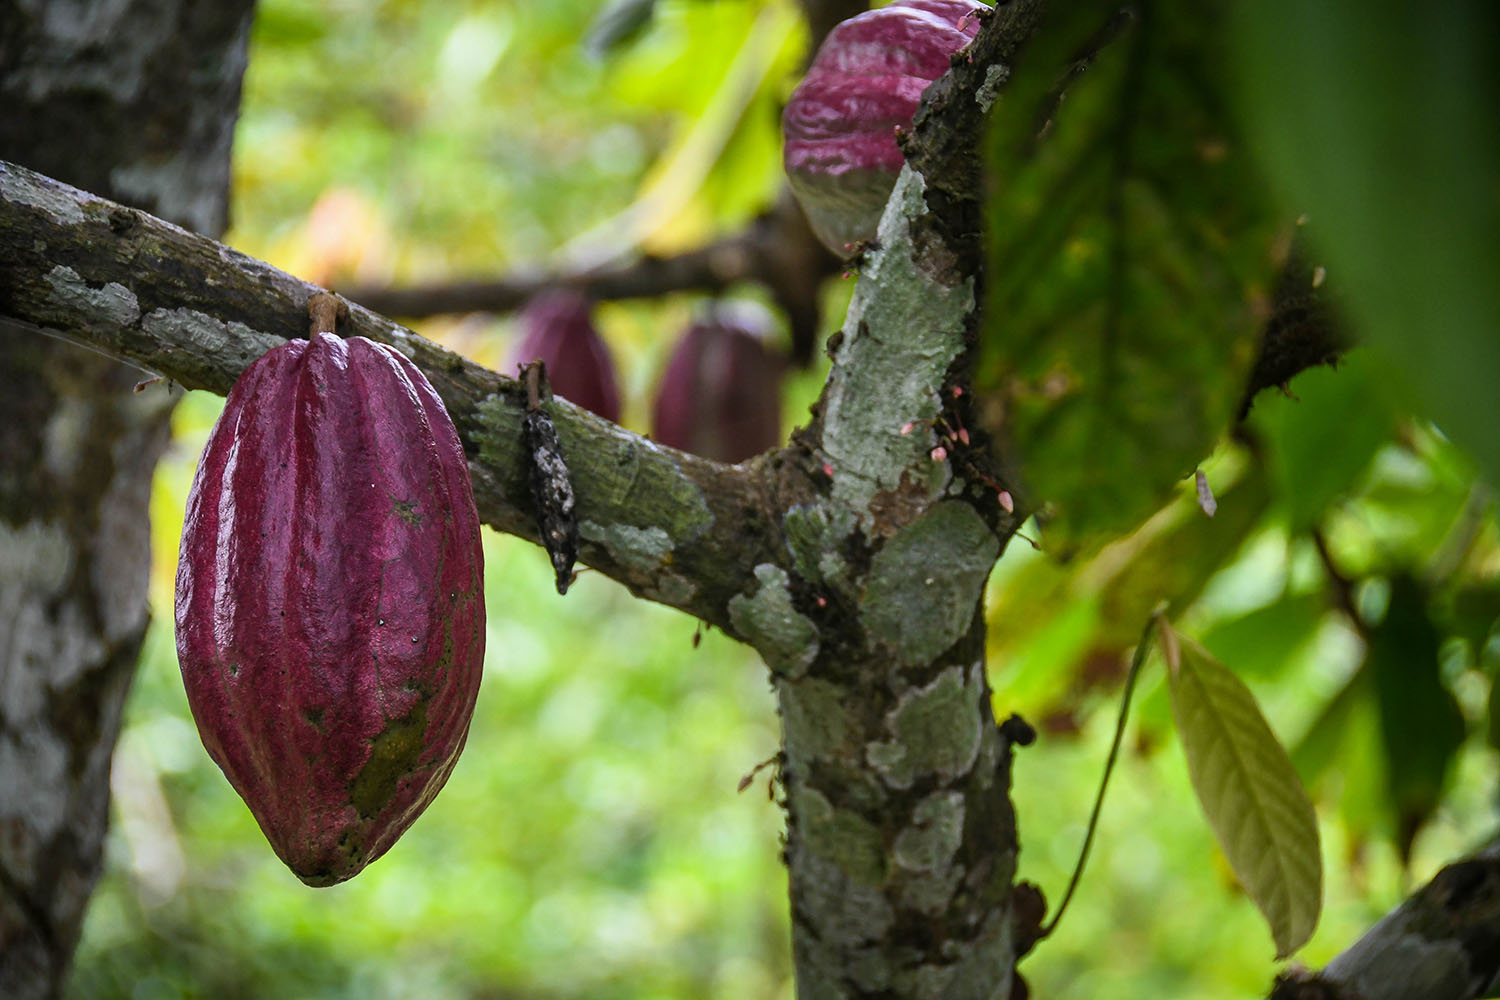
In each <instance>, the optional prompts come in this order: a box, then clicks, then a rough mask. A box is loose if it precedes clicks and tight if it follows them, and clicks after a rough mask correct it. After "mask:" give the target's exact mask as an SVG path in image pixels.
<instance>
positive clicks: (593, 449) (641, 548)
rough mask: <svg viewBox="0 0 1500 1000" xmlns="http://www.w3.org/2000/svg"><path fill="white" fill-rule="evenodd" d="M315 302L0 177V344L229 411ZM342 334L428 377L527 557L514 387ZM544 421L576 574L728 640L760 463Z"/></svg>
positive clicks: (573, 412)
mask: <svg viewBox="0 0 1500 1000" xmlns="http://www.w3.org/2000/svg"><path fill="white" fill-rule="evenodd" d="M316 291H319V289H318V288H317V287H316V286H314V285H312V284H309V283H308V282H305V281H302V280H300V279H298V278H295V277H293V276H292V275H289V274H286V273H285V272H283V271H279V270H277V269H276V268H274V267H272V266H270V265H269V264H266V263H263V262H261V261H258V260H255V259H254V258H252V257H249V256H247V255H245V254H242V253H240V252H238V251H236V250H234V249H231V248H230V247H227V246H224V245H222V244H220V243H216V242H214V241H213V240H210V239H208V238H207V237H204V236H198V235H195V234H193V233H189V232H186V231H185V230H182V229H179V228H178V227H176V226H174V225H172V224H170V223H167V222H163V221H162V220H160V219H157V218H154V217H153V216H150V215H148V214H146V213H144V212H140V211H137V210H135V209H131V208H127V207H125V206H123V205H119V204H116V203H114V202H111V201H107V200H105V199H102V198H98V197H96V196H94V195H91V194H87V193H85V192H82V191H79V190H77V189H75V188H72V187H69V186H68V185H65V184H62V183H61V182H58V181H55V180H52V179H50V178H48V177H45V176H43V175H41V174H37V173H35V172H33V171H30V170H27V169H26V168H24V167H20V166H16V165H14V164H10V163H5V162H3V161H0V329H3V330H4V331H5V332H4V334H3V335H6V336H24V335H27V333H28V332H30V333H33V334H34V333H43V334H50V335H52V336H58V337H61V338H63V339H66V340H70V341H73V342H75V343H79V344H82V345H84V346H87V347H90V348H93V349H95V350H98V351H101V352H103V353H105V354H107V355H109V356H111V357H114V358H118V359H119V360H121V361H125V362H127V363H129V364H132V365H135V366H137V367H140V368H142V369H144V370H146V371H149V372H152V373H157V374H160V375H162V376H165V377H166V378H168V379H170V380H172V381H173V382H176V383H178V384H180V385H182V386H184V387H186V388H188V389H207V390H209V391H211V392H215V393H219V394H220V395H223V394H225V393H227V392H228V390H229V388H230V386H232V385H233V384H234V381H235V379H236V378H238V377H239V374H240V373H241V372H242V371H243V370H244V369H245V367H246V366H247V365H249V364H250V363H251V362H252V361H254V360H255V359H256V358H258V357H260V355H261V354H263V353H264V352H265V351H267V350H269V349H270V348H272V347H275V346H277V345H278V344H280V343H282V342H284V341H286V340H288V339H291V338H294V337H303V336H306V331H307V312H306V302H307V299H308V297H309V296H310V295H311V294H312V293H314V292H316ZM340 332H341V333H343V334H345V335H348V336H356V335H357V336H363V337H368V338H370V339H371V340H375V341H379V342H381V343H384V344H389V345H391V346H392V347H395V348H396V349H398V350H400V351H401V352H402V353H403V354H405V355H407V356H408V357H410V358H411V359H412V360H413V362H415V363H416V365H417V366H418V367H419V368H421V369H422V371H423V372H424V373H425V374H426V375H427V378H428V379H429V381H431V382H432V384H433V387H434V388H435V389H436V390H437V392H438V394H439V395H440V396H441V397H442V398H443V402H444V403H445V404H446V406H447V408H448V412H449V413H450V415H451V416H452V417H453V421H454V424H455V425H456V426H457V428H458V432H459V437H460V438H461V439H462V440H463V443H464V449H465V451H466V452H467V453H468V456H469V468H470V472H471V474H472V476H473V480H474V491H475V500H476V502H477V503H478V507H479V513H480V517H481V518H482V519H483V520H484V522H485V523H486V524H489V525H490V526H492V527H494V528H496V529H498V530H500V531H504V532H507V533H509V534H513V535H519V536H521V537H523V538H527V539H529V540H531V541H536V540H537V528H536V524H535V520H534V508H533V506H532V502H531V497H530V493H529V487H528V484H527V472H526V469H527V465H526V461H525V456H524V454H523V451H522V432H521V420H522V416H523V414H524V408H525V407H524V393H523V391H522V389H521V387H520V386H519V384H518V383H516V382H515V381H514V380H513V379H509V378H505V377H503V376H501V375H498V374H496V373H494V372H492V371H489V370H487V369H485V368H482V367H480V366H479V365H476V364H474V363H473V362H471V361H468V360H466V359H464V358H462V357H460V356H459V355H457V354H454V353H453V352H451V351H448V350H446V349H445V348H443V347H441V346H439V345H437V344H434V343H432V342H431V341H428V340H424V339H423V338H421V337H419V336H417V335H416V334H414V333H412V332H411V331H410V330H407V329H405V328H403V327H401V326H399V325H397V324H395V323H393V322H391V321H390V320H388V319H386V318H384V317H382V316H380V315H378V314H376V313H373V312H371V311H369V310H368V309H365V308H362V307H360V306H357V305H352V306H351V308H350V316H349V320H348V323H347V326H343V327H341V330H340ZM547 406H548V407H549V408H550V412H551V415H552V417H553V420H554V422H555V423H556V425H557V429H558V434H559V436H560V438H561V440H562V443H563V448H564V450H565V452H566V454H567V456H568V459H569V463H570V466H571V469H572V473H573V479H574V486H575V492H576V493H577V496H578V517H579V524H580V529H581V535H582V545H581V548H580V555H581V557H582V560H583V562H585V563H587V564H588V565H590V566H592V567H594V568H595V569H598V570H599V571H601V572H603V573H605V574H606V575H608V576H610V577H612V578H614V579H616V580H618V581H620V582H621V583H623V584H624V585H625V586H626V587H628V588H629V589H630V590H631V591H632V592H634V593H636V594H638V595H640V596H643V597H647V598H649V599H652V600H655V601H659V602H661V603H663V604H667V605H670V606H672V607H676V608H680V609H681V610H683V611H686V612H688V613H690V614H693V615H695V616H697V617H699V618H701V619H703V620H704V621H707V622H709V623H710V624H713V625H716V626H718V627H720V628H722V629H724V630H725V631H726V632H729V633H730V634H736V633H735V630H734V628H733V624H732V622H731V621H730V618H729V614H728V611H727V604H728V601H729V599H730V597H732V596H733V595H735V594H737V593H739V592H740V591H741V590H743V589H744V588H745V586H746V581H747V579H750V578H749V577H748V574H749V573H750V572H751V571H752V568H753V567H754V566H755V565H756V564H758V563H762V562H776V561H777V559H776V558H775V555H774V553H773V551H772V550H773V548H774V543H773V541H772V540H771V539H772V532H770V531H768V530H767V523H766V521H765V519H764V517H763V515H762V514H761V511H762V510H763V508H764V504H763V498H762V496H761V490H762V486H761V483H762V481H763V479H764V478H765V477H763V476H762V475H761V474H760V473H761V471H762V470H763V469H764V468H767V467H768V466H769V464H770V463H769V462H768V461H767V460H759V461H752V462H750V463H747V464H745V465H741V466H726V465H722V464H719V463H717V462H711V461H708V460H706V459H701V458H697V457H695V456H692V455H687V454H684V453H681V452H677V451H674V450H672V449H670V448H665V447H663V446H661V445H658V444H656V443H654V442H652V441H650V440H648V439H646V438H644V437H641V436H639V435H636V434H632V433H631V432H629V431H626V430H624V429H623V428H620V427H617V426H616V425H614V424H611V423H609V422H608V421H605V420H602V419H600V418H598V417H596V416H594V415H593V414H591V413H589V412H587V411H585V410H582V409H580V408H578V407H575V406H573V405H572V404H570V403H568V402H567V401H565V400H557V399H554V400H552V401H550V402H549V403H548V404H547ZM725 552H734V553H736V556H737V558H735V559H725V558H724V557H723V553H725Z"/></svg>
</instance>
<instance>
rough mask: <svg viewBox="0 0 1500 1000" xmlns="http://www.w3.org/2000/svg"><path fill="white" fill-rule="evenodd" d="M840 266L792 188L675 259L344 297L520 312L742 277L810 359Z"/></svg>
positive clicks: (404, 306)
mask: <svg viewBox="0 0 1500 1000" xmlns="http://www.w3.org/2000/svg"><path fill="white" fill-rule="evenodd" d="M838 268H839V263H838V261H836V260H835V259H834V257H833V255H832V254H830V253H829V252H828V251H827V250H825V249H824V248H823V245H822V244H821V243H819V242H818V240H817V237H815V236H814V235H813V233H812V230H811V229H810V228H809V227H808V225H807V221H806V220H805V219H804V218H803V217H802V211H801V209H799V208H798V207H797V204H796V202H795V201H794V200H793V199H792V197H791V195H790V193H789V192H787V191H783V192H782V196H781V198H780V199H779V200H778V201H777V202H776V204H775V205H773V206H772V207H771V208H769V209H767V210H766V211H765V212H763V213H762V214H761V215H759V216H757V217H756V219H755V220H754V221H753V222H751V223H750V225H749V226H747V227H746V228H745V229H744V230H742V231H740V232H738V233H735V234H733V235H731V236H726V237H724V238H723V239H720V240H717V241H715V242H713V243H709V244H707V245H706V246H702V247H696V248H694V249H692V250H689V251H686V252H685V253H681V254H677V255H675V256H671V257H657V256H654V255H651V254H646V255H644V256H640V257H635V258H633V259H630V260H626V261H621V262H618V263H614V264H610V265H608V266H605V267H595V268H590V269H588V270H584V271H577V272H557V271H543V270H532V271H521V272H515V273H511V274H506V275H501V276H499V277H495V278H485V279H475V280H468V281H441V282H433V283H431V284H425V285H410V286H406V287H401V286H373V285H372V286H362V287H354V288H346V289H344V290H343V291H344V294H345V295H346V296H347V297H348V298H350V299H352V300H353V301H355V302H358V303H360V304H361V305H364V306H366V307H368V308H370V309H373V310H375V311H376V312H380V313H385V314H386V315H389V316H402V317H420V316H435V315H439V314H442V313H466V312H495V313H504V312H511V311H513V310H516V309H519V308H520V307H522V306H523V305H525V304H526V302H527V301H528V300H529V299H531V298H533V297H534V296H536V295H538V294H540V293H542V292H544V291H547V290H549V289H553V288H567V289H571V290H573V291H576V292H578V293H580V294H582V295H584V296H585V297H587V298H590V299H595V300H601V301H602V300H613V299H636V298H655V297H656V296H660V295H666V294H669V293H672V292H686V291H701V292H710V293H718V292H722V291H724V290H726V289H728V288H729V287H730V286H732V285H735V284H738V283H741V282H754V283H757V284H760V285H762V286H764V287H765V288H766V289H767V290H768V291H769V292H770V293H771V297H772V298H773V299H774V300H775V302H776V305H777V306H778V307H779V308H780V309H781V310H782V311H783V312H785V313H786V316H787V322H788V324H789V326H790V328H791V334H792V355H793V359H794V360H795V361H796V362H797V363H798V364H799V365H806V364H807V363H808V362H809V361H810V360H811V358H812V354H813V348H814V346H815V345H816V341H817V334H818V319H819V310H818V305H819V295H818V291H819V287H820V286H821V284H822V281H823V279H824V278H827V277H829V276H830V275H832V274H834V273H836V272H837V271H838Z"/></svg>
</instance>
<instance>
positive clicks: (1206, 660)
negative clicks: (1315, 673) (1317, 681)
mask: <svg viewBox="0 0 1500 1000" xmlns="http://www.w3.org/2000/svg"><path fill="white" fill-rule="evenodd" d="M1162 648H1163V651H1164V653H1165V656H1166V660H1167V682H1168V690H1169V691H1170V692H1171V697H1172V716H1173V718H1174V719H1175V720H1176V721H1177V731H1178V733H1179V734H1180V735H1181V736H1182V746H1183V750H1184V752H1185V753H1186V754H1187V761H1188V773H1189V775H1190V776H1191V777H1192V780H1193V790H1194V791H1195V792H1196V793H1197V795H1198V801H1199V803H1200V804H1201V805H1202V806H1203V812H1204V814H1205V815H1206V816H1207V817H1208V822H1209V825H1210V826H1211V827H1213V831H1214V835H1215V837H1217V838H1218V841H1219V846H1220V848H1221V849H1223V851H1224V856H1225V857H1226V858H1227V859H1228V860H1229V866H1230V867H1231V868H1232V869H1234V873H1235V876H1236V877H1238V878H1239V880H1240V884H1241V885H1242V886H1244V888H1245V892H1246V893H1247V894H1249V896H1250V898H1251V899H1252V900H1254V902H1255V905H1256V906H1257V907H1259V908H1260V912H1261V913H1262V915H1264V916H1265V918H1266V922H1267V923H1268V924H1270V927H1271V936H1272V937H1273V938H1274V939H1275V941H1276V957H1277V958H1285V957H1286V956H1287V955H1290V954H1291V953H1292V952H1294V951H1296V950H1297V949H1298V948H1300V947H1301V946H1302V945H1303V944H1304V943H1306V941H1307V939H1308V938H1310V937H1312V932H1313V929H1314V928H1315V927H1317V924H1318V912H1319V911H1320V910H1321V909H1322V906H1323V862H1322V856H1321V854H1320V853H1319V848H1318V821H1317V817H1316V816H1315V815H1314V813H1313V807H1312V801H1311V800H1310V799H1308V797H1307V793H1306V792H1305V791H1304V790H1303V788H1302V783H1301V782H1300V781H1298V780H1297V772H1296V771H1295V770H1294V769H1293V768H1292V761H1291V758H1290V757H1288V756H1287V753H1286V751H1285V750H1284V749H1282V746H1281V744H1280V743H1279V742H1277V740H1276V735H1275V734H1274V733H1273V732H1271V727H1270V726H1269V725H1267V723H1266V720H1265V717H1264V716H1262V715H1261V714H1260V709H1259V707H1257V706H1256V704H1255V697H1254V696H1253V695H1251V693H1250V689H1249V688H1247V687H1245V684H1244V682H1243V681H1241V680H1240V679H1239V678H1238V677H1236V676H1235V675H1234V674H1233V673H1232V672H1230V670H1229V669H1228V668H1227V667H1225V666H1224V665H1223V664H1222V663H1220V662H1219V661H1217V660H1215V659H1214V658H1213V657H1212V656H1211V655H1209V653H1208V651H1207V650H1205V649H1204V648H1203V647H1202V646H1199V645H1198V644H1197V643H1195V642H1193V641H1192V640H1191V639H1187V638H1185V637H1183V636H1180V635H1178V634H1177V633H1176V632H1174V631H1173V630H1172V629H1171V627H1170V626H1168V625H1167V624H1166V623H1165V622H1163V623H1162Z"/></svg>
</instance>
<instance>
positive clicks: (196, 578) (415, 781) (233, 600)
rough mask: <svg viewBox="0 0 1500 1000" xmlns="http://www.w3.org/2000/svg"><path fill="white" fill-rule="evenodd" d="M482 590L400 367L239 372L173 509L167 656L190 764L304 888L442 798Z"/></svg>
mask: <svg viewBox="0 0 1500 1000" xmlns="http://www.w3.org/2000/svg"><path fill="white" fill-rule="evenodd" d="M327 298H328V299H331V298H332V297H331V296H327ZM315 299H316V297H315ZM324 326H325V328H329V329H331V327H332V324H331V323H326V324H324ZM482 579H483V557H482V555H481V553H480V545H479V518H478V514H477V513H476V511H475V507H474V497H473V494H472V492H471V487H470V483H469V469H468V464H467V462H466V461H465V458H464V452H463V448H462V446H461V445H460V443H459V440H458V434H457V432H456V431H455V430H454V427H453V423H452V421H451V420H450V419H449V417H448V414H447V411H446V410H445V409H444V408H443V404H442V401H441V400H440V399H439V398H438V396H437V394H436V393H435V392H434V391H433V389H432V387H431V386H430V385H429V384H428V382H427V380H426V378H424V377H423V375H422V373H421V372H420V371H418V370H417V368H416V367H415V366H414V365H413V364H412V363H411V362H410V361H408V360H407V359H406V358H405V357H403V356H402V355H401V354H399V353H397V352H396V351H394V350H392V349H391V348H388V347H385V346H383V345H381V344H377V343H374V342H372V341H369V340H366V339H364V338H361V337H353V338H350V339H348V340H340V339H339V338H338V337H335V336H332V335H330V334H328V333H317V334H315V335H314V336H313V337H312V339H311V340H310V341H308V340H293V341H289V342H288V343H286V344H284V345H282V346H280V347H277V348H275V349H273V350H271V351H269V352H267V353H266V354H265V355H263V356H262V357H261V358H260V359H259V360H257V361H256V362H254V363H253V364H252V365H250V367H249V368H247V369H246V370H245V372H244V374H243V375H241V376H240V378H239V380H238V381H237V382H236V383H235V385H234V387H233V389H231V390H230V393H229V398H228V400H227V401H226V403H225V406H224V412H223V414H222V416H220V418H219V421H218V423H217V424H216V425H215V427H214V429H213V432H212V434H211V435H210V436H209V440H208V445H207V447H206V448H205V449H204V452H203V457H202V459H201V460H200V461H199V463H198V471H197V474H196V476H195V477H194V480H193V485H192V489H191V491H190V492H189V494H188V507H187V515H186V519H185V523H184V525H183V532H182V548H181V553H180V559H179V563H178V570H177V601H176V617H177V653H178V659H179V661H180V664H181V668H182V678H183V684H184V686H185V687H186V689H187V696H188V704H189V706H190V707H191V709H192V712H193V718H194V720H195V721H196V722H197V724H198V731H199V733H200V735H201V736H202V738H203V744H204V746H205V747H206V748H207V749H208V752H209V755H210V756H211V757H212V758H213V759H214V761H215V762H216V763H217V764H218V765H219V767H220V768H222V769H223V771H224V774H225V775H226V776H227V777H228V778H229V782H230V784H232V785H233V786H234V788H235V791H237V792H239V794H240V796H241V798H243V799H244V800H245V803H246V805H248V806H249V807H250V811H251V813H253V814H254V816H255V819H256V821H257V822H258V823H259V824H260V827H261V830H262V831H264V833H265V835H266V838H267V839H268V840H269V841H270V843H271V846H272V847H273V848H274V849H275V851H276V853H277V854H278V855H279V856H280V857H281V859H282V860H283V861H284V862H285V863H286V864H287V866H288V867H289V868H291V870H292V871H293V872H294V873H296V875H297V877H298V878H300V879H302V881H304V882H306V883H307V884H308V885H317V886H322V885H332V884H334V883H337V882H342V881H344V880H345V879H348V878H351V877H352V876H354V875H355V874H357V873H358V872H359V871H360V870H361V869H362V868H364V867H365V865H367V864H369V863H370V862H371V861H373V860H374V859H376V858H378V857H380V855H381V854H383V853H385V851H386V850H388V849H389V848H390V847H391V845H392V844H394V843H395V841H396V839H397V838H398V837H400V836H401V834H402V833H403V832H404V831H405V830H406V829H407V827H409V826H410V825H411V824H412V822H413V821H414V820H415V819H416V818H417V817H418V816H419V815H420V814H421V812H422V810H423V809H425V808H426V807H427V805H428V804H429V803H430V802H431V801H432V800H433V797H434V796H436V795H437V793H438V790H439V789H441V788H442V786H443V783H444V782H445V781H446V780H447V779H448V775H449V773H450V772H451V771H452V770H453V766H454V764H455V763H456V762H457V760H458V756H459V753H460V751H461V750H462V749H463V745H464V740H465V738H466V737H467V735H468V731H469V720H470V717H471V715H472V714H473V710H474V700H475V696H476V695H477V693H478V690H479V679H480V673H481V664H482V661H483V658H484V633H485V629H484V595H483V589H482V587H483V583H482Z"/></svg>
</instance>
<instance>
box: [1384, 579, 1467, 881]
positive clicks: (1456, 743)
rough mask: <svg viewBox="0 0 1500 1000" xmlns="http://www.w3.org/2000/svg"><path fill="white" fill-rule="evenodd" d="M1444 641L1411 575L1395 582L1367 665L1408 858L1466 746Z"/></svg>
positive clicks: (1401, 842)
mask: <svg viewBox="0 0 1500 1000" xmlns="http://www.w3.org/2000/svg"><path fill="white" fill-rule="evenodd" d="M1442 642H1443V637H1442V635H1441V633H1439V632H1438V630H1437V627H1436V626H1435V625H1433V623H1432V620H1431V619H1430V618H1429V617H1428V615H1427V594H1426V591H1425V590H1424V589H1423V587H1422V585H1421V584H1420V583H1418V582H1417V581H1416V580H1415V579H1414V578H1412V577H1410V576H1406V575H1402V576H1398V577H1396V578H1395V579H1393V580H1392V581H1391V599H1390V604H1389V606H1388V607H1387V610H1386V613H1385V618H1384V619H1383V620H1382V621H1381V622H1380V624H1379V625H1377V626H1375V628H1373V629H1371V630H1370V637H1369V650H1368V652H1367V653H1366V661H1365V662H1366V665H1367V666H1368V667H1369V669H1370V675H1371V679H1372V680H1373V681H1374V690H1375V697H1376V700H1377V702H1378V703H1379V707H1380V737H1381V746H1382V748H1383V749H1384V756H1385V765H1386V784H1387V788H1388V790H1389V792H1390V797H1391V805H1392V806H1393V807H1394V808H1395V810H1396V831H1397V833H1396V846H1397V848H1398V849H1399V850H1400V852H1401V858H1402V860H1403V861H1405V860H1406V859H1408V858H1409V857H1410V855H1411V843H1412V840H1413V838H1415V837H1416V835H1417V831H1418V830H1420V829H1421V827H1422V825H1423V824H1424V823H1426V822H1427V819H1428V818H1429V817H1430V816H1431V815H1432V813H1433V810H1435V809H1436V808H1437V806H1438V802H1439V801H1441V799H1442V795H1443V790H1444V788H1445V787H1446V786H1447V783H1448V773H1449V769H1450V766H1451V765H1452V763H1453V758H1454V756H1455V755H1456V754H1457V753H1458V748H1459V747H1460V746H1461V745H1462V744H1463V741H1464V734H1465V725H1464V717H1463V713H1462V712H1461V711H1460V710H1459V707H1458V702H1457V700H1456V699H1455V698H1454V697H1453V692H1451V691H1449V690H1448V688H1447V686H1446V685H1444V684H1443V679H1442V675H1441V671H1440V667H1439V660H1438V648H1439V647H1440V646H1441V645H1442Z"/></svg>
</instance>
